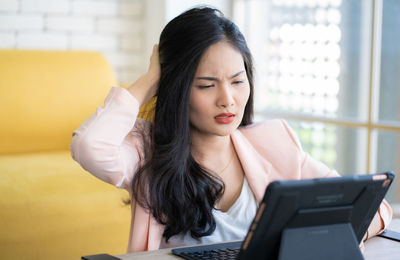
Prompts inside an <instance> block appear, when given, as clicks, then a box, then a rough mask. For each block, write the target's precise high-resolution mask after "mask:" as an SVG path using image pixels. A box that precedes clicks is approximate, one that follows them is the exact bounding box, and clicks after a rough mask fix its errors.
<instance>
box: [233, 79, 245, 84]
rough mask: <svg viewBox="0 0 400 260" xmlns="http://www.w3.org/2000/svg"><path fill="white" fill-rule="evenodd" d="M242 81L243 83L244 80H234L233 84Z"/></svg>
mask: <svg viewBox="0 0 400 260" xmlns="http://www.w3.org/2000/svg"><path fill="white" fill-rule="evenodd" d="M242 83H243V80H236V81H234V82H233V84H242Z"/></svg>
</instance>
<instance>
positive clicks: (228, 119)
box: [214, 113, 235, 124]
mask: <svg viewBox="0 0 400 260" xmlns="http://www.w3.org/2000/svg"><path fill="white" fill-rule="evenodd" d="M214 119H215V121H217V123H218V124H230V123H232V122H233V120H235V114H232V113H223V114H219V115H217V116H216V117H214Z"/></svg>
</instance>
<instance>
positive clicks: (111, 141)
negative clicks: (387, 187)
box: [71, 87, 392, 252]
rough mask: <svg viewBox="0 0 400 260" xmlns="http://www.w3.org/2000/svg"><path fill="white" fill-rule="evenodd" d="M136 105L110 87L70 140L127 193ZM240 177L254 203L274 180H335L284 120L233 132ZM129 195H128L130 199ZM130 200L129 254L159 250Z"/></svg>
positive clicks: (384, 215)
mask: <svg viewBox="0 0 400 260" xmlns="http://www.w3.org/2000/svg"><path fill="white" fill-rule="evenodd" d="M138 112H139V104H138V102H137V101H136V99H135V98H134V97H133V96H132V95H131V94H130V93H129V92H128V91H127V90H125V89H124V88H118V87H113V88H112V89H111V91H110V93H109V94H108V96H107V98H106V100H105V103H104V106H103V107H100V108H98V109H97V111H96V113H94V114H93V115H92V116H91V117H89V118H88V119H87V120H86V121H85V122H84V123H83V124H82V125H81V126H80V127H79V128H78V129H77V130H76V131H74V133H73V139H72V142H71V153H72V157H73V158H74V159H75V160H76V161H77V162H78V163H79V164H80V165H81V166H82V167H83V168H84V169H85V170H87V171H89V172H90V173H92V174H93V175H95V176H96V177H98V178H99V179H101V180H103V181H105V182H108V183H110V184H112V185H115V186H116V187H118V188H124V189H127V190H128V191H129V192H130V193H131V182H132V178H133V174H134V172H135V170H136V168H137V166H138V165H139V164H140V163H141V161H140V158H141V157H142V149H141V148H140V143H141V142H140V141H141V140H138V138H137V135H135V133H134V130H135V128H136V127H137V126H138V125H139V124H140V125H141V126H142V127H143V126H144V127H145V128H146V127H150V123H149V122H147V121H144V120H141V119H137V115H138ZM231 139H232V141H233V144H234V146H235V149H236V152H237V155H238V157H239V160H240V162H241V164H242V167H243V170H244V173H245V176H246V178H247V180H248V183H249V185H250V187H251V190H252V191H253V193H254V196H255V198H256V200H257V201H258V202H260V201H261V200H262V197H263V195H264V191H265V189H266V187H267V185H268V184H269V183H270V182H271V181H273V180H282V179H283V180H285V179H307V178H321V177H334V176H339V175H338V174H337V173H336V172H335V171H331V170H330V169H329V168H328V167H327V166H325V165H324V164H322V163H321V162H318V161H316V160H314V159H313V158H312V157H310V156H309V155H308V154H307V153H305V152H304V151H303V150H302V148H301V145H300V142H299V140H298V138H297V136H296V134H295V133H294V131H293V130H292V129H291V128H290V127H289V126H288V124H287V123H286V122H285V121H284V120H269V121H265V122H263V123H258V124H253V125H250V126H246V127H242V128H239V129H238V130H236V131H235V132H234V133H232V135H231ZM131 197H132V196H131ZM131 200H132V205H131V209H132V218H131V229H130V237H129V245H128V250H127V251H128V252H137V251H146V250H155V249H158V248H159V245H160V242H161V239H162V234H163V231H164V227H163V225H161V224H159V223H157V221H156V220H155V219H154V218H153V217H152V216H151V214H149V213H148V212H147V211H146V210H145V209H143V208H142V207H140V206H139V205H137V204H136V203H135V200H134V199H133V198H131ZM379 214H380V217H381V220H382V223H383V224H384V226H385V227H386V226H388V224H389V223H390V220H391V218H392V210H391V208H390V206H389V204H388V203H387V202H386V201H384V202H383V203H382V204H381V207H380V209H379Z"/></svg>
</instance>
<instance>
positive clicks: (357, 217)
mask: <svg viewBox="0 0 400 260" xmlns="http://www.w3.org/2000/svg"><path fill="white" fill-rule="evenodd" d="M393 179H394V174H393V173H392V172H386V173H380V174H368V175H355V176H343V177H334V178H322V179H310V180H292V181H275V182H272V183H271V184H270V185H269V186H268V187H267V189H266V192H265V195H264V198H263V200H262V202H261V204H260V207H259V209H258V211H257V214H256V217H255V218H254V220H253V222H252V225H251V226H250V229H249V232H248V233H247V236H246V238H245V240H244V241H243V244H242V246H241V250H240V252H239V259H318V258H320V259H323V258H327V259H363V258H362V255H361V252H360V250H359V243H360V242H361V240H362V238H363V236H364V234H365V233H366V231H367V228H368V227H369V225H370V223H371V221H372V219H373V218H374V215H375V214H376V212H377V210H378V209H379V206H380V204H381V202H382V200H383V198H384V197H385V194H386V192H387V190H388V189H389V186H390V184H391V183H392V181H393ZM309 254H312V256H311V255H309Z"/></svg>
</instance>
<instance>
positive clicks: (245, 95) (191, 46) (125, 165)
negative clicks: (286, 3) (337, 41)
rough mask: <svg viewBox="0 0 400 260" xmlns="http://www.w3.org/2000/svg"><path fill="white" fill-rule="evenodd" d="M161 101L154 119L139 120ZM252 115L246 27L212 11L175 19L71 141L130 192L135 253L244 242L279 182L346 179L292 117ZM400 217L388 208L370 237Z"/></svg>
mask: <svg viewBox="0 0 400 260" xmlns="http://www.w3.org/2000/svg"><path fill="white" fill-rule="evenodd" d="M154 95H157V103H156V109H155V119H154V123H153V124H151V123H149V122H147V121H144V120H140V119H137V114H138V111H139V107H140V106H141V105H143V104H145V103H146V102H147V101H148V100H149V99H150V98H152V97H153V96H154ZM252 115H253V67H252V58H251V54H250V51H249V49H248V47H247V45H246V42H245V40H244V38H243V35H242V34H241V33H240V31H239V30H238V28H237V27H236V25H235V24H233V23H232V22H231V21H229V20H228V19H226V18H224V17H223V15H222V14H221V13H220V12H219V11H217V10H215V9H211V8H195V9H191V10H188V11H187V12H185V13H183V14H181V15H179V16H178V17H176V18H175V19H173V20H172V21H171V22H169V23H168V24H167V26H166V27H165V28H164V30H163V32H162V33H161V36H160V43H159V47H157V46H155V47H154V49H153V53H152V56H151V59H150V66H149V69H148V71H147V73H146V74H144V75H143V76H142V77H140V78H139V79H138V80H137V81H136V82H135V83H134V84H133V85H132V86H131V87H130V88H129V89H128V90H125V89H122V88H115V87H114V88H112V89H111V92H110V93H109V95H108V96H107V98H106V101H105V105H104V107H102V108H99V109H98V111H97V112H96V113H95V114H94V115H92V116H91V117H90V118H89V119H88V120H87V121H86V122H85V123H84V124H83V125H82V126H81V127H80V128H79V129H78V130H76V131H75V132H74V137H73V140H72V144H71V151H72V156H73V158H74V159H75V160H76V161H77V162H79V163H80V164H81V165H82V167H83V168H85V169H86V170H88V171H89V172H91V173H92V174H94V175H95V176H97V177H98V178H100V179H102V180H103V181H106V182H108V183H111V184H113V185H115V186H117V187H120V188H125V189H127V190H128V191H129V192H130V194H131V203H132V205H131V206H132V222H131V232H130V242H129V246H128V252H135V251H143V250H153V249H158V248H164V247H172V246H181V245H192V244H197V243H207V242H219V241H226V240H235V239H243V238H244V237H245V235H246V233H247V230H248V227H249V225H250V224H251V221H252V219H253V217H254V215H255V213H256V210H257V206H258V203H259V202H260V201H261V199H262V197H263V194H264V191H265V188H266V187H267V185H268V183H270V182H271V181H273V180H278V179H304V178H316V177H328V176H338V174H337V173H336V172H334V171H331V170H329V169H328V168H327V167H326V166H325V165H323V164H322V163H320V162H317V161H315V160H314V159H312V158H311V157H310V156H308V155H307V154H306V153H304V151H303V150H302V149H301V146H300V143H299V141H298V139H297V137H296V135H295V133H294V132H293V131H292V130H291V129H290V127H289V126H288V125H287V123H286V122H285V121H283V120H271V121H266V122H264V123H261V124H252ZM391 214H392V213H391V209H390V206H389V205H388V204H387V203H386V202H384V203H383V204H382V206H381V208H380V212H379V214H378V213H377V215H376V216H375V218H374V220H373V223H372V224H371V226H370V228H369V232H368V233H369V236H370V237H371V236H373V235H375V234H377V233H378V232H380V231H381V230H383V228H384V227H385V226H387V225H388V223H389V221H390V219H391Z"/></svg>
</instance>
